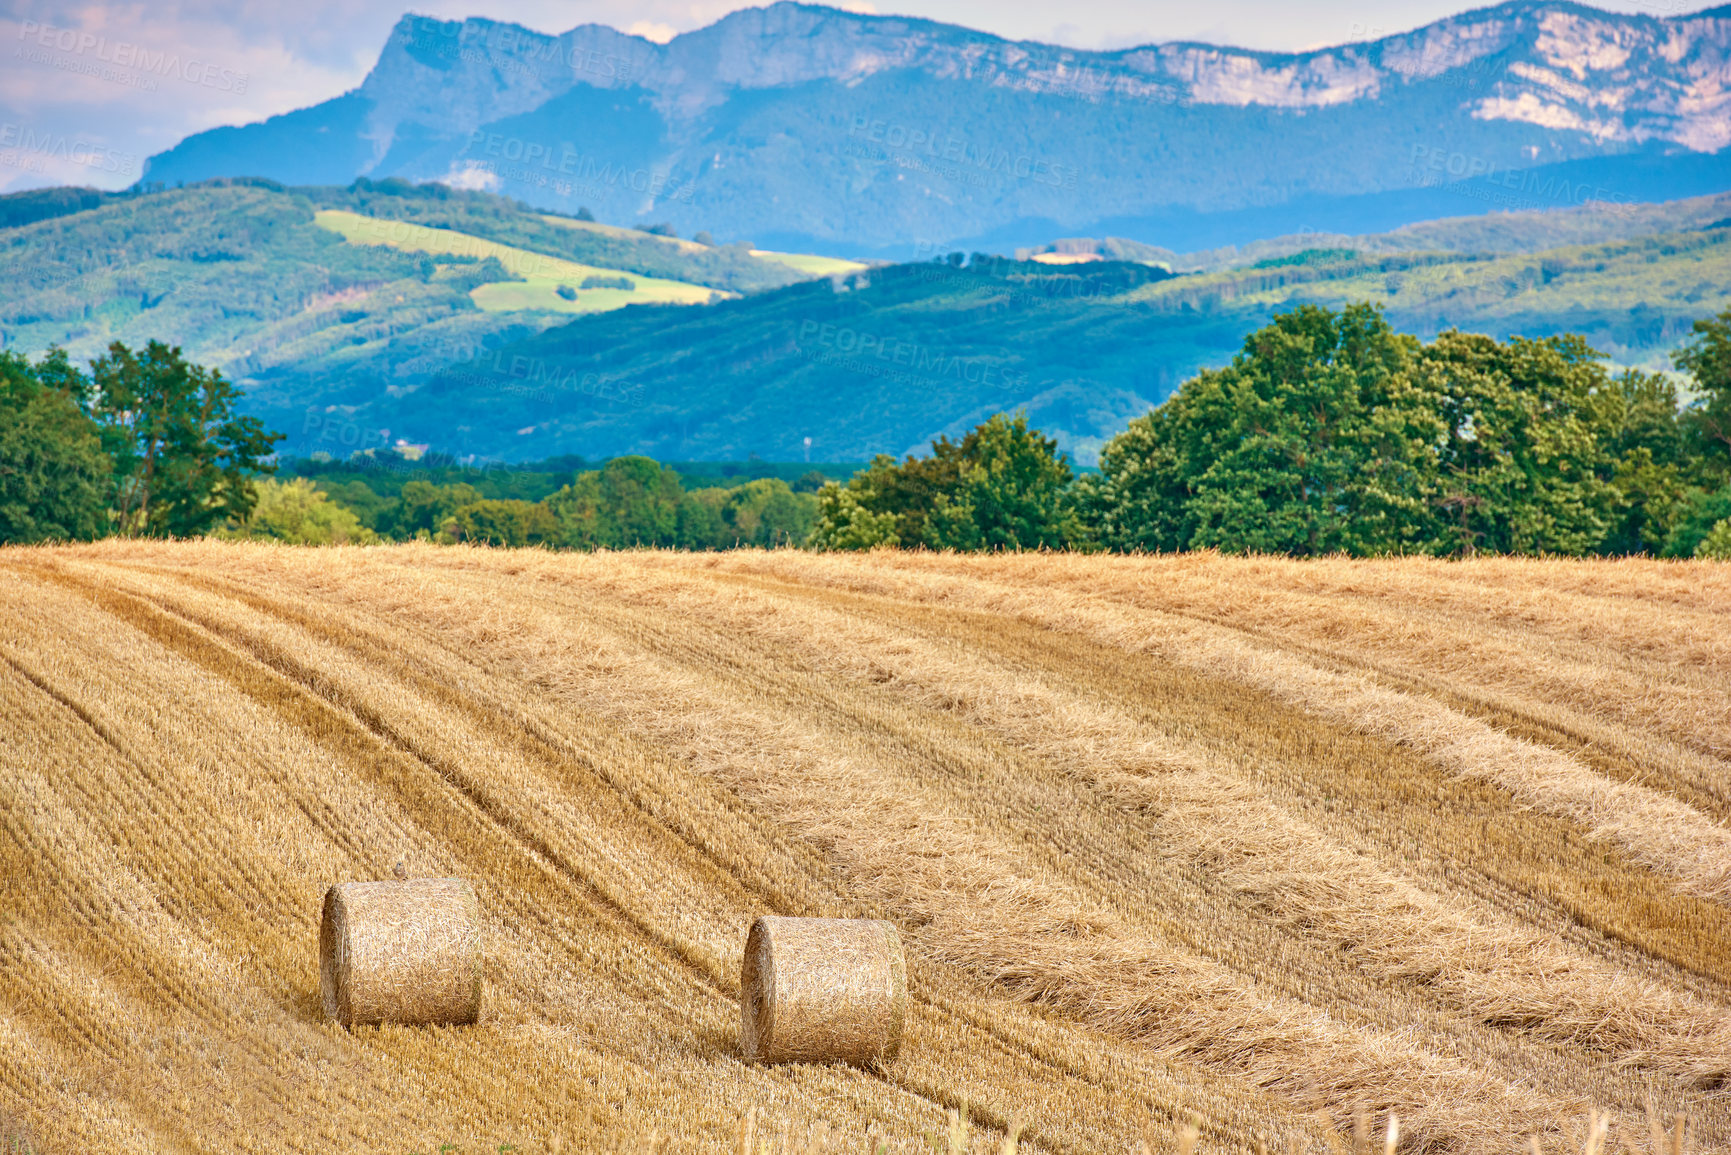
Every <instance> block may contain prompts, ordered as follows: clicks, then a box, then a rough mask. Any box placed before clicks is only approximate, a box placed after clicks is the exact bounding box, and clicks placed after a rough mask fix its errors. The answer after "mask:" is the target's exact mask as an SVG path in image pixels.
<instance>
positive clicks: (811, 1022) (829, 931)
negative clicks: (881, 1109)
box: [740, 915, 908, 1064]
mask: <svg viewBox="0 0 1731 1155" xmlns="http://www.w3.org/2000/svg"><path fill="white" fill-rule="evenodd" d="M907 1002H908V978H907V963H906V961H905V960H904V958H903V956H902V940H901V936H900V935H899V934H898V933H897V932H896V928H895V924H894V923H890V922H880V921H877V920H873V919H849V918H779V917H775V916H770V915H766V916H764V917H762V918H759V919H758V920H757V921H756V922H754V923H753V924H752V926H751V934H750V935H749V936H748V937H747V938H746V943H745V964H744V967H743V969H742V973H741V976H740V1046H741V1050H742V1051H743V1052H744V1054H745V1058H746V1060H747V1061H752V1062H761V1063H784V1062H828V1061H840V1062H845V1063H855V1064H865V1063H869V1062H871V1061H872V1060H874V1059H881V1060H888V1059H891V1058H894V1057H895V1053H896V1051H897V1049H898V1048H899V1047H900V1046H901V1041H902V1023H903V1020H904V1019H905V1017H906V1014H907Z"/></svg>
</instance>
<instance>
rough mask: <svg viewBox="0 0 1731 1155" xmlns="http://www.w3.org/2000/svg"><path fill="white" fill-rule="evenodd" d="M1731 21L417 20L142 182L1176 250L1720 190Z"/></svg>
mask: <svg viewBox="0 0 1731 1155" xmlns="http://www.w3.org/2000/svg"><path fill="white" fill-rule="evenodd" d="M1728 69H1731V10H1726V9H1718V10H1714V11H1711V12H1704V13H1696V14H1692V15H1686V16H1674V17H1666V18H1663V19H1660V18H1655V17H1652V16H1645V15H1624V14H1615V13H1608V12H1603V11H1599V10H1596V9H1592V8H1587V7H1583V6H1580V5H1575V4H1570V3H1562V2H1556V0H1514V2H1511V3H1507V4H1503V5H1500V6H1498V7H1494V8H1487V9H1482V10H1479V11H1475V12H1469V13H1465V14H1462V15H1460V16H1456V17H1451V18H1449V19H1446V20H1442V21H1438V22H1437V23H1435V24H1432V25H1429V26H1427V27H1425V28H1422V29H1419V30H1416V31H1414V32H1411V33H1405V34H1402V35H1398V36H1392V37H1386V38H1383V39H1379V40H1376V41H1373V42H1362V43H1353V44H1346V45H1341V46H1339V47H1335V48H1328V49H1322V50H1318V51H1314V52H1307V53H1298V54H1276V53H1262V52H1250V51H1244V50H1239V49H1232V48H1220V47H1214V46H1210V45H1199V44H1165V45H1158V46H1148V47H1143V48H1136V49H1128V50H1124V51H1119V52H1109V53H1090V52H1081V51H1075V50H1070V49H1062V48H1054V47H1051V46H1048V45H1041V44H1031V43H1012V42H1009V41H1004V40H1000V39H998V38H996V37H992V36H989V35H986V34H984V33H979V32H973V31H969V30H967V29H963V28H958V27H954V26H950V25H944V24H938V23H933V22H930V21H923V20H914V19H907V18H902V17H878V16H863V15H857V14H853V13H846V12H839V11H836V10H834V9H829V8H821V7H814V6H808V5H801V4H792V3H778V4H774V5H772V6H770V7H768V8H761V9H747V10H743V11H739V12H735V13H733V14H731V15H729V16H727V17H725V18H724V19H722V20H721V21H719V22H717V23H716V24H714V25H711V26H710V27H707V28H704V29H700V30H698V31H695V32H691V33H687V34H685V35H682V36H678V37H675V38H674V39H673V40H672V41H671V42H670V43H668V44H666V45H656V44H652V43H650V42H648V41H646V40H643V39H640V38H637V37H632V36H627V35H624V34H622V33H620V32H617V31H615V30H613V29H610V28H605V27H601V26H598V25H585V26H583V27H580V28H576V29H573V30H572V31H570V32H568V33H565V34H564V35H562V36H557V37H553V36H546V35H542V34H538V33H534V32H530V31H528V30H526V29H523V28H520V27H516V26H513V25H505V24H498V23H494V22H492V21H488V20H484V19H471V20H468V21H464V22H462V23H454V22H442V21H438V20H433V19H430V18H424V17H417V16H408V17H404V19H403V20H402V22H401V23H399V25H398V26H397V28H396V29H395V31H394V32H393V33H392V35H391V38H390V40H389V42H388V43H387V44H386V46H385V48H384V50H383V52H382V53H381V55H380V58H379V61H378V63H377V65H376V66H375V67H374V69H373V71H372V72H371V73H370V74H369V76H368V77H367V78H366V80H365V82H364V83H363V84H362V85H361V86H360V87H359V88H358V89H356V90H355V91H354V92H352V93H349V94H347V95H345V96H342V97H340V98H338V99H336V100H333V101H329V102H327V103H325V104H322V105H319V106H316V107H315V108H311V109H305V110H302V111H300V112H296V113H292V114H289V115H287V116H281V117H276V118H273V119H271V120H269V121H266V122H264V123H262V124H257V125H250V126H246V127H243V128H237V129H220V130H214V131H212V132H208V133H202V134H199V135H197V136H194V137H191V138H189V139H188V140H186V141H184V142H182V143H181V144H180V145H178V146H176V147H175V148H173V149H171V150H169V151H168V152H165V153H163V154H160V155H158V156H157V157H154V158H152V160H151V163H150V167H149V170H148V173H147V179H149V180H151V181H165V182H170V183H172V182H175V181H183V180H196V179H200V178H204V177H209V176H222V175H251V174H257V175H267V176H272V177H275V178H277V179H280V180H284V181H287V182H291V183H347V181H348V180H349V179H350V178H351V177H353V176H356V175H368V176H373V177H384V176H403V177H408V178H411V179H416V180H433V179H439V180H445V181H449V182H453V183H456V184H460V185H465V186H468V187H485V188H491V189H494V190H496V191H500V192H504V193H507V194H509V195H511V196H514V197H519V198H522V199H524V200H526V201H529V202H531V203H534V204H539V205H544V206H547V207H552V208H558V209H561V210H564V211H567V212H573V211H575V209H576V208H577V207H578V206H579V205H587V206H589V207H591V208H592V209H594V210H595V211H596V212H598V213H599V214H600V215H601V216H602V217H603V218H605V219H610V220H619V221H639V220H643V219H646V218H652V219H657V220H663V219H665V220H668V221H671V222H672V223H674V224H676V225H678V226H679V227H680V228H681V230H682V231H689V230H692V229H698V228H703V229H708V230H710V231H711V232H714V233H715V234H716V235H718V236H721V237H722V238H723V239H726V240H750V241H753V242H755V243H757V244H760V245H765V246H769V247H776V248H803V247H810V246H812V245H814V244H815V245H817V246H819V247H821V248H823V249H825V250H827V251H830V252H875V253H879V254H883V255H890V256H896V257H898V258H905V257H906V256H908V255H911V254H912V253H914V252H915V251H916V247H917V246H919V245H920V244H922V243H926V242H929V243H950V242H956V241H959V240H968V239H973V240H975V241H977V243H978V244H979V245H980V246H982V247H984V246H987V245H988V244H989V245H991V246H994V247H999V248H1002V247H1005V246H1007V245H1014V244H1017V243H1023V244H1025V243H1030V242H1037V241H1042V240H1046V239H1049V238H1050V237H1051V236H1053V235H1062V234H1064V233H1076V232H1091V233H1094V234H1095V235H1102V234H1105V233H1114V234H1116V235H1122V236H1132V237H1136V238H1138V239H1140V240H1143V241H1146V242H1150V243H1158V244H1161V245H1164V246H1166V247H1168V248H1172V249H1175V250H1182V249H1194V248H1205V247H1213V246H1216V245H1219V244H1225V243H1234V244H1236V243H1243V242H1245V241H1249V240H1254V239H1257V238H1260V237H1266V236H1270V235H1273V234H1275V233H1280V232H1296V231H1300V230H1301V229H1311V230H1320V231H1370V230H1376V229H1383V228H1389V227H1393V226H1397V225H1400V224H1405V223H1410V222H1414V221H1419V220H1426V219H1430V218H1434V217H1438V216H1453V215H1460V214H1461V213H1463V212H1467V213H1470V212H1479V211H1489V210H1492V209H1496V208H1510V207H1513V208H1523V207H1530V208H1562V207H1568V206H1570V205H1575V204H1579V203H1582V202H1583V201H1586V200H1601V201H1612V202H1627V201H1641V200H1657V199H1666V198H1674V197H1679V196H1687V195H1695V194H1705V193H1712V192H1721V191H1725V190H1726V188H1727V187H1728V185H1731V181H1728V179H1727V175H1728V170H1727V162H1726V157H1725V155H1724V153H1723V150H1725V149H1726V147H1727V145H1728V144H1731V85H1727V84H1726V82H1725V81H1726V77H1727V75H1731V73H1728V71H1727V70H1728Z"/></svg>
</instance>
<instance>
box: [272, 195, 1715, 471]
mask: <svg viewBox="0 0 1731 1155" xmlns="http://www.w3.org/2000/svg"><path fill="white" fill-rule="evenodd" d="M1727 287H1731V229H1726V228H1716V229H1707V230H1696V231H1691V232H1683V233H1673V234H1667V235H1663V236H1656V237H1646V238H1640V239H1636V240H1630V241H1623V242H1618V243H1615V244H1607V245H1595V246H1576V247H1571V248H1565V249H1555V250H1549V251H1544V252H1538V253H1531V254H1522V255H1505V256H1473V255H1461V254H1447V253H1431V254H1401V255H1389V256H1365V255H1360V254H1357V253H1353V252H1350V251H1345V252H1343V251H1339V250H1323V251H1316V252H1309V253H1300V254H1294V255H1291V256H1288V257H1283V258H1277V259H1274V260H1271V261H1268V262H1264V263H1263V264H1262V265H1261V266H1260V267H1255V266H1253V267H1248V268H1239V269H1234V270H1229V271H1224V272H1218V273H1210V274H1198V275H1188V276H1170V275H1168V274H1166V273H1164V272H1163V271H1161V270H1156V269H1153V268H1150V267H1149V266H1145V265H1138V264H1131V263H1117V262H1098V263H1092V264H1082V265H1066V266H1051V265H1041V264H1034V263H1026V262H1015V261H1006V260H988V259H975V260H974V261H972V262H970V263H969V264H967V265H966V266H965V267H959V268H958V267H955V266H952V265H950V264H945V263H930V264H924V265H902V266H894V267H889V268H879V269H874V270H872V271H870V272H869V273H866V274H859V275H856V276H854V277H851V278H848V279H845V280H841V281H839V282H831V281H820V282H814V283H811V284H806V285H797V286H792V287H790V288H787V289H782V290H778V291H776V292H773V293H766V294H760V295H757V296H754V297H748V298H745V299H743V300H738V301H729V302H725V303H722V304H717V305H711V306H708V307H706V308H702V309H694V310H686V311H683V312H681V311H670V310H648V309H627V310H623V311H620V312H617V313H610V314H606V315H604V316H598V317H591V318H584V319H580V320H577V321H574V322H572V323H570V324H568V325H564V326H560V327H558V328H554V329H549V330H547V331H545V332H542V333H540V334H539V335H536V336H534V337H529V338H525V339H523V340H521V341H517V342H514V343H508V344H504V345H500V346H496V347H487V348H483V349H481V350H479V351H478V352H477V353H476V354H475V355H474V356H472V357H471V358H470V359H469V360H467V361H466V362H464V363H462V364H458V365H455V366H452V367H451V368H449V369H447V370H445V371H444V372H443V373H441V374H439V375H437V376H435V377H433V378H432V379H431V380H430V381H428V382H427V383H426V384H424V385H421V386H420V387H419V388H417V389H416V390H415V391H414V392H412V393H407V394H401V395H397V396H392V397H388V398H381V399H379V400H377V401H376V402H374V403H373V404H371V405H369V406H368V407H367V408H366V409H365V410H364V411H363V412H364V413H365V414H366V416H365V417H364V418H362V417H357V420H366V421H373V422H376V423H378V424H380V425H383V426H389V427H393V428H404V429H413V430H415V431H416V437H417V439H418V440H432V441H439V442H441V443H442V444H445V445H448V446H450V447H451V449H452V450H453V451H454V452H458V453H463V454H467V453H475V454H477V455H480V456H498V457H508V458H509V457H534V456H544V455H546V454H549V453H552V452H555V451H560V452H578V453H587V454H591V455H601V454H605V453H609V452H638V453H647V454H650V455H653V456H660V457H669V458H671V457H742V456H744V455H745V454H747V453H751V452H755V453H757V454H759V455H761V456H763V457H765V458H769V459H780V460H790V459H797V458H798V456H799V455H800V453H801V452H802V451H803V450H804V439H805V438H806V437H811V438H812V439H813V445H814V448H813V452H814V453H816V454H821V455H823V456H824V457H827V458H831V459H854V460H858V459H860V458H864V457H868V456H869V455H871V454H872V453H876V452H892V453H900V452H902V451H905V450H908V449H912V448H915V447H918V446H920V445H923V444H924V443H925V442H926V441H927V440H929V439H930V438H931V437H933V436H934V435H936V434H939V433H951V434H955V433H958V432H960V431H961V430H964V429H966V428H968V427H969V426H971V425H972V424H974V423H976V422H978V421H980V420H983V419H984V417H986V416H988V415H989V414H991V413H993V412H996V411H998V410H1000V409H1013V408H1017V407H1023V408H1026V409H1027V410H1028V413H1029V416H1030V418H1031V420H1032V421H1033V423H1034V424H1036V425H1037V426H1039V427H1040V428H1042V429H1045V430H1046V431H1047V432H1049V433H1052V434H1054V435H1056V436H1058V438H1059V439H1060V442H1061V444H1062V445H1063V446H1064V447H1065V448H1066V449H1068V450H1069V451H1070V452H1072V453H1074V454H1075V455H1076V456H1077V457H1078V458H1079V459H1080V460H1082V461H1085V462H1086V461H1091V460H1092V459H1093V455H1094V452H1095V451H1096V450H1097V447H1098V446H1099V445H1100V444H1101V442H1102V440H1103V439H1104V438H1106V437H1109V436H1111V435H1112V434H1114V433H1116V432H1117V431H1118V430H1120V429H1122V428H1123V426H1124V424H1125V422H1126V421H1127V420H1128V419H1129V418H1130V417H1131V416H1132V415H1134V414H1136V413H1138V412H1141V411H1143V410H1145V409H1146V408H1147V407H1148V406H1150V405H1152V404H1153V403H1155V402H1158V401H1159V400H1161V399H1162V398H1164V397H1165V396H1166V395H1167V394H1168V393H1169V392H1170V391H1171V390H1172V388H1174V387H1175V386H1176V385H1177V384H1178V383H1179V382H1180V381H1182V380H1184V379H1185V378H1186V377H1188V376H1189V375H1191V374H1192V373H1194V372H1195V371H1196V370H1197V369H1199V368H1201V367H1203V366H1205V365H1218V364H1222V363H1224V362H1225V361H1227V360H1228V359H1229V358H1230V357H1231V355H1232V354H1233V353H1234V352H1235V351H1236V350H1237V349H1238V347H1239V345H1240V343H1241V342H1242V341H1243V339H1244V337H1245V335H1246V334H1248V333H1250V332H1251V331H1253V330H1255V329H1256V328H1258V327H1260V326H1261V325H1262V324H1264V323H1266V321H1267V320H1268V318H1269V317H1270V316H1272V315H1273V313H1274V311H1275V310H1276V309H1278V308H1285V307H1288V306H1290V305H1292V304H1296V303H1301V302H1307V301H1311V302H1319V303H1328V304H1339V303H1343V302H1346V301H1358V300H1368V301H1373V302H1377V303H1380V304H1383V305H1384V306H1385V307H1386V309H1387V310H1388V313H1389V316H1390V319H1391V320H1392V321H1393V323H1394V324H1395V325H1396V327H1397V328H1400V329H1403V330H1405V331H1409V332H1415V333H1419V334H1421V335H1424V336H1427V337H1428V336H1432V335H1434V334H1435V333H1437V332H1438V331H1440V330H1442V329H1446V328H1451V327H1458V328H1461V329H1466V330H1471V331H1477V332H1484V333H1488V334H1491V335H1494V336H1497V337H1499V338H1502V337H1508V336H1511V335H1524V336H1532V337H1541V336H1548V335H1551V334H1555V333H1561V332H1565V331H1570V332H1579V333H1582V334H1584V335H1585V336H1586V337H1587V338H1588V339H1589V341H1591V342H1593V343H1594V344H1595V345H1596V346H1598V347H1599V348H1601V349H1603V350H1604V351H1606V352H1608V353H1610V354H1611V355H1612V356H1613V357H1614V358H1615V359H1616V360H1617V361H1620V362H1623V363H1626V364H1636V365H1646V366H1650V367H1660V366H1663V365H1665V364H1667V363H1668V361H1667V357H1668V353H1669V351H1670V350H1671V349H1673V348H1675V347H1676V345H1677V344H1678V343H1680V342H1681V341H1682V340H1683V339H1684V337H1685V336H1686V334H1687V332H1688V329H1689V325H1690V323H1691V322H1692V321H1693V320H1694V319H1696V318H1698V317H1702V316H1706V315H1709V314H1711V313H1715V312H1717V311H1718V310H1720V309H1722V308H1723V307H1724V305H1725V302H1726V300H1727V295H1728V294H1727ZM291 417H292V415H285V420H286V419H290V418H291ZM317 432H319V433H320V434H321V435H322V432H323V431H322V429H320V430H318V431H317ZM307 448H312V446H310V445H309V446H307Z"/></svg>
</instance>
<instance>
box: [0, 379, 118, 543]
mask: <svg viewBox="0 0 1731 1155" xmlns="http://www.w3.org/2000/svg"><path fill="white" fill-rule="evenodd" d="M87 385H88V382H87V381H86V380H85V379H84V378H83V376H82V375H81V374H80V373H78V371H77V370H76V369H74V368H73V367H72V366H71V364H70V363H68V361H67V360H66V355H65V354H64V353H63V352H61V351H60V350H54V351H52V352H50V353H49V355H48V356H47V357H45V358H44V359H43V360H42V361H41V362H40V363H39V364H37V365H35V366H32V365H31V364H30V363H29V362H28V361H26V360H25V359H24V358H22V357H20V356H18V355H17V354H15V353H0V542H35V541H53V540H59V541H88V540H90V539H92V538H96V537H101V536H102V535H103V534H105V533H107V532H108V495H109V490H110V486H111V484H112V482H111V474H112V472H113V463H112V462H111V461H110V460H109V458H108V455H107V454H105V453H104V452H103V451H102V443H101V438H100V435H99V433H98V431H97V428H96V425H95V424H94V423H93V422H92V421H91V420H90V418H89V417H88V416H86V415H85V413H84V410H83V409H82V408H81V407H80V402H81V400H82V399H83V396H82V395H83V393H84V390H85V389H86V387H87Z"/></svg>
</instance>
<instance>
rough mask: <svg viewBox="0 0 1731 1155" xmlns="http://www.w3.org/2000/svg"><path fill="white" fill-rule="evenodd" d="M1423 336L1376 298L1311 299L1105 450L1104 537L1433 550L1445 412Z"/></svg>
mask: <svg viewBox="0 0 1731 1155" xmlns="http://www.w3.org/2000/svg"><path fill="white" fill-rule="evenodd" d="M1418 348H1419V346H1418V342H1417V341H1416V340H1414V339H1413V338H1411V337H1408V336H1404V335H1402V334H1398V333H1395V332H1394V331H1393V330H1392V329H1391V328H1390V327H1389V325H1388V323H1387V321H1385V320H1384V319H1383V316H1382V314H1381V313H1380V312H1379V311H1378V310H1377V309H1375V308H1373V307H1371V306H1368V305H1353V306H1349V307H1348V308H1346V309H1345V310H1343V311H1341V312H1339V313H1335V312H1332V311H1330V310H1328V309H1325V308H1320V307H1317V306H1312V305H1305V306H1301V307H1299V308H1297V309H1295V310H1293V311H1292V312H1290V313H1285V314H1282V315H1280V316H1277V317H1276V318H1275V319H1274V321H1273V322H1272V323H1271V324H1269V325H1267V326H1265V327H1264V328H1262V329H1260V330H1258V331H1257V332H1255V333H1253V334H1251V336H1250V337H1249V338H1247V339H1246V340H1245V343H1244V349H1243V351H1242V352H1240V353H1239V354H1238V355H1237V356H1236V357H1234V358H1233V360H1232V364H1230V365H1229V366H1227V367H1226V368H1224V369H1220V370H1212V371H1204V372H1202V373H1200V374H1198V375H1197V376H1196V377H1194V378H1192V379H1191V380H1190V381H1187V382H1185V384H1184V385H1183V386H1182V387H1181V388H1180V389H1179V391H1178V392H1177V393H1176V394H1174V396H1173V397H1172V398H1171V399H1169V400H1168V401H1167V402H1166V403H1165V404H1164V405H1162V406H1160V407H1159V408H1158V409H1156V410H1155V411H1154V412H1152V413H1150V414H1148V415H1147V416H1145V417H1141V418H1138V419H1136V420H1135V421H1132V422H1131V423H1130V428H1129V429H1128V430H1127V431H1126V432H1125V433H1123V434H1121V435H1119V436H1118V437H1117V438H1114V439H1113V440H1112V441H1111V442H1109V443H1108V444H1107V446H1106V447H1105V448H1104V450H1103V451H1102V452H1101V457H1100V468H1101V474H1102V477H1101V480H1100V481H1099V482H1098V483H1097V484H1094V485H1092V486H1090V487H1088V492H1087V502H1086V504H1087V505H1088V506H1089V508H1091V509H1092V510H1093V511H1094V513H1095V516H1096V517H1097V518H1098V522H1099V531H1100V534H1101V538H1102V541H1103V543H1104V544H1106V545H1108V546H1110V547H1114V548H1118V549H1160V550H1176V549H1193V548H1206V547H1211V546H1212V547H1217V548H1220V549H1225V550H1231V551H1260V552H1270V553H1288V554H1324V553H1334V552H1340V551H1345V552H1352V553H1381V552H1389V551H1398V550H1413V549H1422V548H1423V546H1424V544H1425V543H1426V542H1427V541H1428V540H1429V539H1430V537H1431V534H1432V522H1433V520H1434V513H1433V511H1432V509H1431V507H1430V503H1429V494H1428V492H1427V489H1426V480H1427V478H1428V477H1429V476H1430V475H1431V473H1432V471H1433V469H1434V463H1435V451H1436V446H1437V444H1438V442H1439V440H1440V438H1441V434H1442V423H1441V421H1440V420H1439V418H1438V415H1437V413H1436V412H1435V410H1434V408H1433V407H1432V406H1431V405H1429V404H1428V399H1427V398H1426V397H1425V396H1423V395H1422V393H1420V392H1419V391H1418V390H1417V389H1415V387H1414V385H1413V383H1412V380H1411V367H1412V363H1413V360H1414V358H1415V357H1416V355H1417V353H1418Z"/></svg>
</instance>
